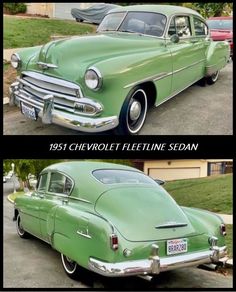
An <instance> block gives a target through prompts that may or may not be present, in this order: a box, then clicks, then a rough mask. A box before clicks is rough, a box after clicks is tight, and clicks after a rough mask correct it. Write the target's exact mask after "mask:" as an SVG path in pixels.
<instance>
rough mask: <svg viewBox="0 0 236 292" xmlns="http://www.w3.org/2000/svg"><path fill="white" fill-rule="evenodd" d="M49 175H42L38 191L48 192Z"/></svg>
mask: <svg viewBox="0 0 236 292" xmlns="http://www.w3.org/2000/svg"><path fill="white" fill-rule="evenodd" d="M47 175H48V174H47V173H44V174H42V175H40V177H39V180H38V186H37V189H38V191H45V190H46V184H47Z"/></svg>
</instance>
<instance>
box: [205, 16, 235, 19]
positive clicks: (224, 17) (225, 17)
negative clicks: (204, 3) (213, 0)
mask: <svg viewBox="0 0 236 292" xmlns="http://www.w3.org/2000/svg"><path fill="white" fill-rule="evenodd" d="M231 19H233V17H232V16H215V17H209V18H208V20H231Z"/></svg>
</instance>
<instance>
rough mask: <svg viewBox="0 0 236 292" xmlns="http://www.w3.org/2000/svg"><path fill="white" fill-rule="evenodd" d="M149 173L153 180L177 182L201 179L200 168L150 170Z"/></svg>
mask: <svg viewBox="0 0 236 292" xmlns="http://www.w3.org/2000/svg"><path fill="white" fill-rule="evenodd" d="M148 173H149V175H150V176H151V177H152V178H154V179H155V178H160V179H163V180H177V179H188V178H198V177H200V167H189V168H183V167H182V168H149V169H148Z"/></svg>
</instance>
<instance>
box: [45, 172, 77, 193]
mask: <svg viewBox="0 0 236 292" xmlns="http://www.w3.org/2000/svg"><path fill="white" fill-rule="evenodd" d="M72 186H73V184H72V181H71V179H69V178H68V177H66V176H65V175H63V174H61V173H56V172H55V173H51V178H50V183H49V188H48V191H49V192H52V193H57V194H64V195H69V194H70V191H71V189H72Z"/></svg>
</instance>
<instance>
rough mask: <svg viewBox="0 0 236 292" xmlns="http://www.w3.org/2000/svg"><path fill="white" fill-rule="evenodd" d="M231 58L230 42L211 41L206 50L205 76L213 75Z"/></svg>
mask: <svg viewBox="0 0 236 292" xmlns="http://www.w3.org/2000/svg"><path fill="white" fill-rule="evenodd" d="M229 58H230V46H229V44H228V42H211V43H210V45H209V47H208V50H207V52H206V71H205V76H206V77H207V76H211V75H212V74H213V73H215V72H216V71H218V70H221V69H222V68H223V67H224V66H225V65H226V64H227V62H228V60H229Z"/></svg>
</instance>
